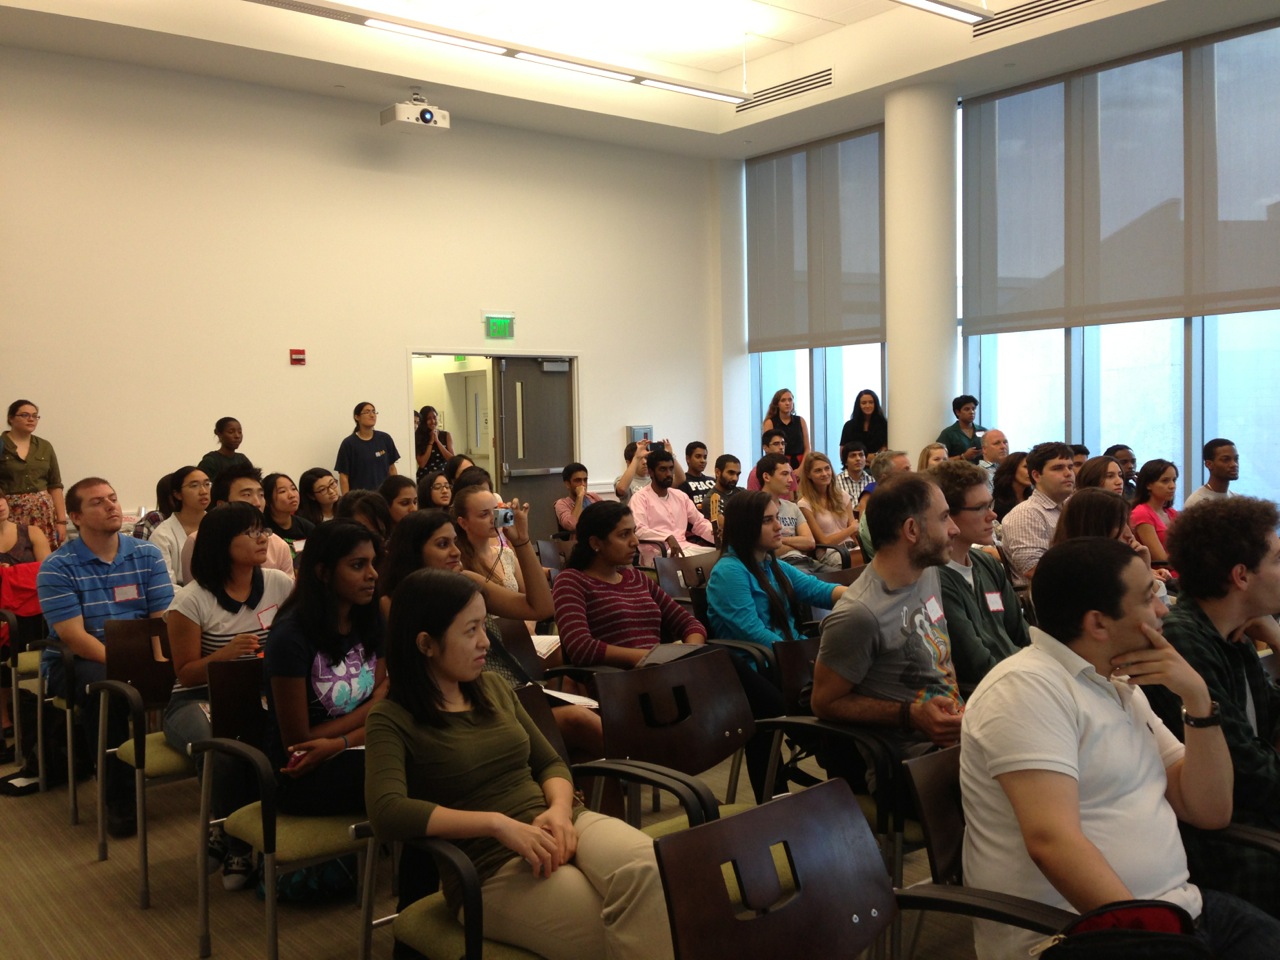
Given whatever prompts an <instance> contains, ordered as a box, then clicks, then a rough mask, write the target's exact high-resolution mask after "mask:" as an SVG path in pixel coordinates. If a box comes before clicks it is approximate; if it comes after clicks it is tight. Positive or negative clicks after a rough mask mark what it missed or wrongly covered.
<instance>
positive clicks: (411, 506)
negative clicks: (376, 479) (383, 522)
mask: <svg viewBox="0 0 1280 960" xmlns="http://www.w3.org/2000/svg"><path fill="white" fill-rule="evenodd" d="M378 494H379V495H380V496H381V497H382V499H383V500H385V501H387V510H388V511H389V512H390V513H391V529H392V530H395V527H396V524H398V523H399V522H400V521H401V520H403V519H404V518H405V517H406V516H408V515H409V514H411V513H413V512H414V511H415V510H417V509H418V485H417V483H415V482H414V481H413V480H411V479H410V478H409V477H402V476H394V477H387V479H386V480H384V481H382V486H380V487H379V488H378Z"/></svg>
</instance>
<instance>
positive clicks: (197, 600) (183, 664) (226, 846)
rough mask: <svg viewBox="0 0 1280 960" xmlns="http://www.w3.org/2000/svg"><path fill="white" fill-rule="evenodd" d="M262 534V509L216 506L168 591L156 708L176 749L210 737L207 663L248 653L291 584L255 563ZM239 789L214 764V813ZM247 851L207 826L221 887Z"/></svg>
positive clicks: (263, 549) (231, 803)
mask: <svg viewBox="0 0 1280 960" xmlns="http://www.w3.org/2000/svg"><path fill="white" fill-rule="evenodd" d="M197 472H199V473H200V476H204V474H203V473H202V472H200V471H197ZM174 516H177V514H174ZM269 537H270V534H269V533H268V532H267V530H266V528H265V527H264V526H263V525H262V514H261V513H259V512H258V510H257V508H256V507H254V506H253V505H252V504H249V503H228V504H224V505H223V506H221V507H218V509H216V510H214V511H213V512H212V513H209V514H207V515H206V516H205V518H204V520H203V521H202V522H201V524H200V536H199V537H197V538H196V545H195V551H194V552H193V554H192V556H191V582H190V583H188V584H187V585H186V586H185V587H183V588H182V589H181V590H179V591H178V592H177V593H176V594H175V595H174V598H173V603H172V605H170V607H169V611H168V613H166V614H165V623H166V624H167V625H168V628H169V646H170V649H171V651H172V654H173V669H174V674H175V680H174V684H173V695H172V696H171V697H170V698H169V705H168V706H167V707H166V708H165V711H164V735H165V739H166V740H168V741H169V745H170V746H172V747H173V748H174V749H175V750H178V751H180V752H181V753H183V754H185V753H186V752H187V747H188V745H190V744H191V743H193V742H194V741H197V740H205V739H208V737H209V736H210V729H209V717H208V714H207V713H206V712H205V709H206V708H207V707H208V705H209V686H208V684H209V664H210V663H212V662H213V661H215V660H242V659H247V658H252V657H256V656H257V655H258V652H259V651H260V650H261V649H262V647H263V644H264V642H265V641H266V639H267V631H268V630H269V629H270V627H271V623H272V620H273V619H274V618H275V615H276V612H277V611H278V610H279V609H280V605H281V604H283V603H284V602H285V600H286V599H287V598H288V596H289V592H290V591H291V590H292V589H293V581H292V580H291V579H290V578H289V575H288V574H285V573H281V572H280V571H279V570H264V569H263V567H262V565H263V564H264V563H265V562H266V560H267V539H268V538H269ZM209 756H213V754H209ZM241 792H242V791H241V789H240V782H239V778H238V777H237V775H236V771H235V770H233V769H228V770H225V771H224V770H222V769H221V764H219V771H218V774H217V775H215V776H214V780H213V814H214V816H215V817H225V816H226V815H227V814H229V813H231V812H232V811H233V810H235V809H236V808H237V807H240V806H243V805H244V804H245V803H252V802H253V799H254V798H253V796H252V795H250V796H247V797H242V796H240V794H241ZM249 793H250V794H252V793H253V791H252V790H250V791H249ZM251 855H252V851H251V850H250V849H249V845H248V844H246V843H244V842H243V841H240V840H236V839H235V838H234V837H228V836H226V834H225V833H224V832H223V830H222V828H221V827H220V826H219V827H214V828H212V829H211V831H210V837H209V844H208V857H209V868H210V870H211V871H212V870H216V869H218V867H222V885H223V886H224V887H225V888H226V889H227V890H240V889H242V888H243V887H244V886H245V885H246V883H247V882H248V880H249V877H250V876H251V874H252V872H253V860H252V858H251Z"/></svg>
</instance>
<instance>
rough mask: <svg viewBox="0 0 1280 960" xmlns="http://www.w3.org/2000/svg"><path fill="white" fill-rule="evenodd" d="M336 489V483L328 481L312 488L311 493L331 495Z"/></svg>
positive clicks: (335, 481)
mask: <svg viewBox="0 0 1280 960" xmlns="http://www.w3.org/2000/svg"><path fill="white" fill-rule="evenodd" d="M337 489H338V481H337V480H330V481H329V482H328V483H322V484H320V486H318V487H312V488H311V492H312V493H333V492H334V491H335V490H337Z"/></svg>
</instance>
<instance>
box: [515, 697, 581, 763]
mask: <svg viewBox="0 0 1280 960" xmlns="http://www.w3.org/2000/svg"><path fill="white" fill-rule="evenodd" d="M516 699H517V700H519V701H520V706H522V707H524V712H525V713H527V714H528V715H529V718H530V719H531V720H532V721H533V722H534V723H536V724H537V725H538V729H539V730H541V731H542V735H543V736H544V737H546V738H547V742H548V743H550V744H551V746H552V748H553V749H554V750H555V752H556V753H558V754H560V758H561V759H562V760H564V762H565V763H572V761H571V760H570V759H569V747H568V745H567V744H566V743H565V742H564V736H563V735H562V734H561V733H560V728H559V727H558V726H556V718H555V717H553V716H552V715H551V704H550V703H549V702H548V700H547V695H546V693H545V692H544V691H543V689H542V688H541V687H540V686H538V685H537V684H536V683H526V684H525V685H524V686H523V687H516Z"/></svg>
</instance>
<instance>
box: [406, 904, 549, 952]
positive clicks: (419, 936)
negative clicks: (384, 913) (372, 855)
mask: <svg viewBox="0 0 1280 960" xmlns="http://www.w3.org/2000/svg"><path fill="white" fill-rule="evenodd" d="M391 929H392V931H393V932H394V933H395V938H396V939H397V940H399V941H400V942H401V943H403V944H405V945H406V946H409V947H412V948H413V949H414V950H417V951H418V952H419V953H421V954H422V955H423V956H426V957H429V958H431V960H456V958H457V957H461V956H463V954H464V953H465V952H466V938H465V936H464V935H463V932H462V924H460V923H458V921H457V920H456V919H455V918H454V916H453V915H452V914H451V913H450V912H449V908H448V907H447V906H445V902H444V894H443V893H434V894H432V895H431V896H429V897H423V898H422V899H421V900H419V901H417V902H416V903H414V904H411V905H410V906H409V907H407V908H406V909H405V910H404V911H402V912H401V913H400V915H399V916H398V917H396V919H395V922H394V923H393V924H392V926H391ZM484 960H541V958H540V957H539V955H538V954H536V953H530V952H529V951H528V950H522V949H521V948H520V947H516V946H512V945H511V944H509V943H499V942H498V941H496V940H486V941H485V942H484Z"/></svg>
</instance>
